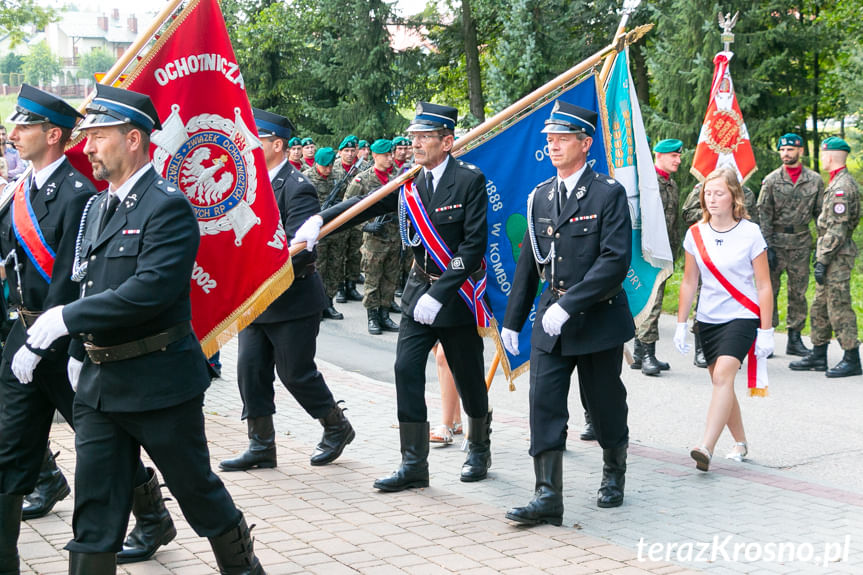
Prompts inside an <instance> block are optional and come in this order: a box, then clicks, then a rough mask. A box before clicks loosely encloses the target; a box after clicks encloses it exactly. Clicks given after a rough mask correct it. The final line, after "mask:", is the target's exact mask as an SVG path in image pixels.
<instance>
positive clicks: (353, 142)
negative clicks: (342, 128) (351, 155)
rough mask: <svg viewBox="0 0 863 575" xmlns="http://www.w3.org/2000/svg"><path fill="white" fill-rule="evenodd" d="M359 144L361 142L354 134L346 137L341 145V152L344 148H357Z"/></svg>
mask: <svg viewBox="0 0 863 575" xmlns="http://www.w3.org/2000/svg"><path fill="white" fill-rule="evenodd" d="M357 142H359V140H358V139H357V137H356V136H354V135H353V134H350V135H349V136H345V139H344V140H342V143H341V144H339V150H341V149H343V148H356V147H357Z"/></svg>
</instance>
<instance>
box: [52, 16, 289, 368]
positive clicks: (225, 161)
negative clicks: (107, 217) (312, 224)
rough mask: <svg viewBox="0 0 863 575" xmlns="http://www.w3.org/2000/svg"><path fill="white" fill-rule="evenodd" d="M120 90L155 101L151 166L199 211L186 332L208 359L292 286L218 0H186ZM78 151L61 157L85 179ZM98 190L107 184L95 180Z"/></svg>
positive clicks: (272, 199) (283, 241) (267, 181)
mask: <svg viewBox="0 0 863 575" xmlns="http://www.w3.org/2000/svg"><path fill="white" fill-rule="evenodd" d="M121 87H123V88H128V89H130V90H134V91H136V92H141V93H143V94H147V95H149V96H150V98H151V99H152V100H153V104H154V105H155V106H156V110H157V111H158V112H159V118H160V119H161V121H162V128H163V129H162V130H160V131H157V132H154V133H153V134H152V136H151V142H152V144H153V145H152V146H151V148H150V152H151V155H152V164H153V166H154V167H155V168H156V170H157V171H158V172H159V173H160V174H162V176H163V177H165V178H166V179H167V180H169V181H171V182H173V183H174V184H175V185H176V186H178V187H179V188H180V189H181V190H182V191H183V193H184V194H185V195H186V197H187V198H188V199H189V201H190V202H191V204H192V207H193V208H194V210H195V214H196V215H197V217H198V229H199V231H200V233H201V245H200V247H199V249H198V256H197V258H196V261H195V267H194V271H193V272H192V292H191V293H192V325H193V327H194V329H195V333H196V334H197V335H198V338H199V339H200V340H201V345H202V347H203V348H204V353H205V354H206V355H207V356H208V357H209V356H210V355H212V354H213V353H215V352H216V351H217V350H218V349H219V346H220V344H221V343H224V342H226V341H227V340H228V339H230V338H231V337H232V336H233V335H234V334H236V333H237V332H238V331H240V330H241V329H242V328H243V327H245V326H246V325H248V324H249V323H250V322H251V321H252V320H253V319H254V318H255V317H257V316H258V315H259V314H260V313H261V312H263V311H264V310H265V309H266V308H267V306H268V305H269V304H270V303H272V302H273V300H275V299H276V298H277V297H278V296H279V295H281V293H282V292H284V290H285V289H287V288H288V287H289V286H290V284H291V282H292V281H293V269H292V268H291V259H290V253H289V251H288V247H289V246H288V244H287V241H286V237H285V232H284V229H283V228H282V224H281V218H280V217H279V210H278V207H277V206H276V201H275V197H274V195H273V190H272V187H271V186H270V178H269V176H268V174H267V165H266V162H265V160H264V154H263V150H262V149H261V142H260V140H259V139H258V136H257V130H256V128H255V121H254V117H253V116H252V109H251V106H250V104H249V98H248V96H247V95H246V90H245V85H244V83H243V75H242V74H241V73H240V70H239V67H238V66H237V59H236V57H235V55H234V49H233V47H232V46H231V41H230V39H229V38H228V32H227V30H226V28H225V20H224V18H223V16H222V12H221V9H220V8H219V4H218V1H217V0H192V1H191V2H189V3H188V4H187V5H186V7H185V8H184V9H183V11H182V12H181V13H180V14H179V15H178V16H177V17H176V18H175V19H174V21H173V22H172V23H171V25H170V26H169V27H168V28H167V29H166V30H165V31H164V32H163V33H162V35H161V36H160V37H159V39H158V41H157V42H156V43H155V44H154V45H153V47H152V48H151V49H150V50H149V52H147V54H146V56H145V57H144V58H143V59H142V60H141V61H140V62H138V64H137V65H136V67H135V69H134V70H132V71H131V72H129V73H128V77H127V78H126V80H125V81H124V82H123V83H122V84H121ZM82 149H83V143H79V144H78V145H77V146H75V147H74V148H72V149H71V150H69V152H67V154H68V155H69V156H70V159H71V160H73V163H74V164H76V166H77V167H79V169H82V172H83V173H85V174H88V175H89V174H90V173H91V170H90V166H89V163H86V159H85V158H84V161H85V163H86V165H84V164H82V163H81V160H82V158H81V150H82ZM100 184H102V187H104V182H100Z"/></svg>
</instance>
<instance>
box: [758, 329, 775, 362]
mask: <svg viewBox="0 0 863 575" xmlns="http://www.w3.org/2000/svg"><path fill="white" fill-rule="evenodd" d="M773 347H774V346H773V328H772V327H771V328H770V329H760V328H759V330H758V336H756V338H755V357H757V358H758V359H764V358H766V357H769V356H770V354H771V353H773Z"/></svg>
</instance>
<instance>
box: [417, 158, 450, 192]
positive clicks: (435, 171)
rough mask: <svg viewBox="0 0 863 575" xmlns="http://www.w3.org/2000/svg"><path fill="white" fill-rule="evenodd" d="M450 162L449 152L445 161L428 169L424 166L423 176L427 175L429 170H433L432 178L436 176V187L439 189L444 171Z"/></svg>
mask: <svg viewBox="0 0 863 575" xmlns="http://www.w3.org/2000/svg"><path fill="white" fill-rule="evenodd" d="M447 164H449V154H447V155H446V157H445V158H444V159H443V162H441V163H440V164H438V165H437V166H435V167H434V168H433V169H431V170H427V169H425V168H423V178H425V177H426V174H427V173H428V172H431V174H432V178H434V187H435V189H437V185H438V183H440V180H441V178H442V177H443V173H444V172H445V171H446V166H447Z"/></svg>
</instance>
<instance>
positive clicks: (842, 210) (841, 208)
mask: <svg viewBox="0 0 863 575" xmlns="http://www.w3.org/2000/svg"><path fill="white" fill-rule="evenodd" d="M833 211H834V212H835V213H837V214H844V213H845V204H834V205H833Z"/></svg>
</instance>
